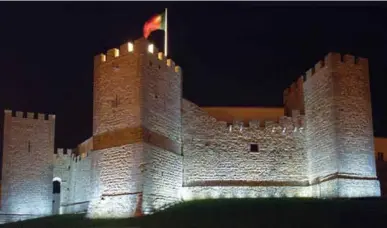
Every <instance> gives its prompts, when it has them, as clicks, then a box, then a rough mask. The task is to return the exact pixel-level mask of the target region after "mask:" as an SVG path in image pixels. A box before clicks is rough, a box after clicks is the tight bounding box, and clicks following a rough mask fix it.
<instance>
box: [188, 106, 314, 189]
mask: <svg viewBox="0 0 387 228" xmlns="http://www.w3.org/2000/svg"><path fill="white" fill-rule="evenodd" d="M182 115H183V119H182V121H183V137H184V143H183V153H184V174H183V175H184V179H183V185H184V186H185V187H189V186H211V185H213V186H227V185H231V186H232V185H242V186H243V185H256V186H261V185H263V186H267V185H269V186H270V185H272V186H275V185H285V186H286V185H289V186H290V185H296V186H300V185H303V184H305V182H307V181H308V173H307V156H306V153H305V150H304V145H303V139H304V136H303V129H302V127H303V124H302V123H303V118H302V116H300V115H297V113H296V112H294V118H290V117H283V118H281V119H280V121H279V123H274V122H271V121H270V122H266V123H265V125H266V126H265V127H259V126H258V123H256V122H250V123H247V125H248V126H246V124H245V126H244V127H242V128H241V125H240V123H234V125H233V126H229V127H227V125H226V123H225V122H219V121H217V120H216V119H215V118H212V117H210V116H208V115H207V113H206V112H204V111H202V110H201V109H200V108H199V107H198V106H196V105H195V104H193V103H191V102H189V101H187V100H184V102H183V114H182ZM250 144H257V145H258V148H259V149H258V151H257V152H252V151H250Z"/></svg>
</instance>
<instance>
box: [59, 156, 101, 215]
mask: <svg viewBox="0 0 387 228" xmlns="http://www.w3.org/2000/svg"><path fill="white" fill-rule="evenodd" d="M63 152H64V150H63V149H58V150H57V154H55V155H54V178H59V179H60V180H61V193H60V197H61V203H60V206H61V207H60V212H61V213H62V214H68V213H77V212H86V211H87V208H88V205H89V201H90V199H91V195H92V193H93V191H94V188H95V187H96V186H95V184H94V183H93V182H92V181H93V175H94V172H95V171H96V169H94V168H95V167H94V166H93V156H91V155H92V154H84V155H79V156H76V155H75V154H71V153H72V150H70V149H67V153H66V154H65V153H63Z"/></svg>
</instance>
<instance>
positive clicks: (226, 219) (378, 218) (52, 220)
mask: <svg viewBox="0 0 387 228" xmlns="http://www.w3.org/2000/svg"><path fill="white" fill-rule="evenodd" d="M2 227H6V228H11V227H12V228H16V227H23V228H28V227H54V228H62V227H66V228H69V227H110V228H115V227H117V228H118V227H126V228H129V227H133V228H134V227H141V228H147V227H155V228H158V227H160V228H161V227H163V228H174V227H184V228H194V227H195V228H206V227H209V228H210V227H211V228H216V227H222V228H225V227H243V228H247V227H297V228H299V227H308V228H316V227H351V228H353V227H366V228H368V227H369V228H371V227H387V200H382V199H357V200H314V199H228V200H225V199H223V200H202V201H193V202H187V203H183V204H180V205H176V206H174V207H173V208H170V209H168V210H165V211H162V212H159V213H156V214H153V215H151V216H145V217H142V218H134V219H117V220H111V219H110V220H88V219H85V218H83V216H82V215H62V216H53V217H47V218H41V219H34V220H29V221H24V222H19V223H13V224H7V225H4V226H2Z"/></svg>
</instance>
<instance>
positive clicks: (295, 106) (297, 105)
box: [283, 77, 305, 116]
mask: <svg viewBox="0 0 387 228" xmlns="http://www.w3.org/2000/svg"><path fill="white" fill-rule="evenodd" d="M303 84H304V80H303V79H302V77H300V78H298V79H297V81H296V82H293V83H292V84H291V85H290V87H289V88H286V89H285V90H284V93H283V101H284V111H285V116H291V115H292V110H299V111H300V113H301V114H302V115H304V114H305V104H304V88H303Z"/></svg>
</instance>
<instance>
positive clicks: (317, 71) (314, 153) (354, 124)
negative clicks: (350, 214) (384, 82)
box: [303, 53, 380, 197]
mask: <svg viewBox="0 0 387 228" xmlns="http://www.w3.org/2000/svg"><path fill="white" fill-rule="evenodd" d="M303 88H304V101H305V117H306V118H305V120H306V142H305V143H306V145H305V146H306V149H307V152H308V156H309V161H310V162H309V176H310V181H311V183H312V184H313V187H312V189H313V191H314V195H316V196H318V197H368V196H379V195H380V187H379V181H378V180H377V177H376V169H375V157H374V143H373V126H372V111H371V98H370V86H369V70H368V60H367V59H364V58H356V59H355V57H354V56H351V55H344V56H341V55H340V54H337V53H329V54H328V55H327V56H326V57H325V59H324V61H320V62H318V63H317V64H316V65H315V67H314V68H312V69H310V70H309V71H308V72H307V74H306V80H305V82H304V85H303Z"/></svg>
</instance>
